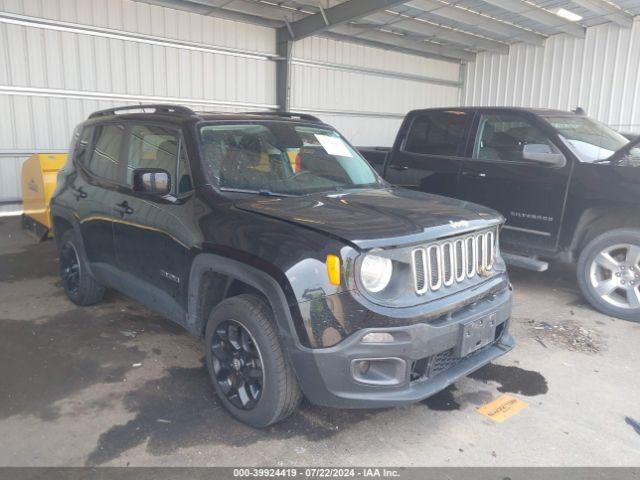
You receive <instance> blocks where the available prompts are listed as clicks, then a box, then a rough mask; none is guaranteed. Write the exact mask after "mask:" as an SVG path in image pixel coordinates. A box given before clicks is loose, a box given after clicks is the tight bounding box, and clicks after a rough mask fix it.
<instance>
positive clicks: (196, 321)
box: [187, 253, 304, 350]
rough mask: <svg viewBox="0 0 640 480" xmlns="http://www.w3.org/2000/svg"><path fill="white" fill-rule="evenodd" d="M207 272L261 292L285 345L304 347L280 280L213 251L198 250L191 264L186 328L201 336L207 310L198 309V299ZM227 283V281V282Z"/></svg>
mask: <svg viewBox="0 0 640 480" xmlns="http://www.w3.org/2000/svg"><path fill="white" fill-rule="evenodd" d="M207 273H215V274H222V275H224V276H226V277H227V278H228V279H229V280H230V281H232V280H239V281H241V282H244V283H246V284H247V285H250V286H251V287H253V288H255V289H256V290H258V291H259V292H261V293H262V294H263V295H264V296H265V298H266V299H267V301H268V302H269V306H270V307H271V309H272V310H273V313H274V317H275V318H274V319H275V322H276V327H277V329H278V335H279V337H280V339H281V340H282V341H283V342H284V343H285V346H286V347H287V350H288V349H289V348H304V347H303V346H302V344H301V340H303V339H301V338H299V335H300V331H299V329H297V328H296V325H295V322H294V319H293V315H292V312H291V307H290V306H289V303H288V302H287V298H286V296H285V293H284V291H283V289H282V288H281V286H280V284H279V283H278V282H277V281H276V279H275V278H273V277H272V276H271V275H269V274H268V273H266V272H264V271H262V270H260V269H258V268H256V267H253V266H250V265H246V264H245V263H242V262H239V261H237V260H233V259H230V258H228V257H223V256H220V255H216V254H213V253H200V254H199V255H197V256H196V257H195V258H194V260H193V263H192V265H191V271H190V273H189V291H188V293H187V307H188V315H187V328H188V329H189V331H191V332H192V333H194V334H195V335H198V336H202V332H203V331H204V327H205V326H206V322H207V320H208V313H209V312H199V308H198V300H199V294H200V293H201V287H202V282H203V279H204V278H205V275H206V274H207ZM227 286H228V284H227Z"/></svg>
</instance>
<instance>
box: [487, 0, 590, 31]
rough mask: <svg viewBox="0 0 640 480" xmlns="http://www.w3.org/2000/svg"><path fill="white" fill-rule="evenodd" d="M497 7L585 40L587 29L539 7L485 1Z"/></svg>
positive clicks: (514, 0) (515, 1)
mask: <svg viewBox="0 0 640 480" xmlns="http://www.w3.org/2000/svg"><path fill="white" fill-rule="evenodd" d="M484 1H485V2H487V3H490V4H491V5H493V6H495V7H499V8H502V9H503V10H506V11H508V12H511V13H516V14H518V15H521V16H523V17H526V18H529V19H531V20H533V21H534V22H538V23H541V24H542V25H546V26H547V27H551V28H555V29H556V30H558V31H560V32H564V33H567V34H569V35H572V36H574V37H578V38H584V36H585V29H584V27H583V26H582V25H580V24H577V23H575V22H569V21H568V20H565V19H563V18H560V17H559V16H557V15H556V14H554V13H551V12H549V11H548V10H545V9H543V8H540V7H537V6H535V5H532V4H530V3H527V2H523V1H521V0H484Z"/></svg>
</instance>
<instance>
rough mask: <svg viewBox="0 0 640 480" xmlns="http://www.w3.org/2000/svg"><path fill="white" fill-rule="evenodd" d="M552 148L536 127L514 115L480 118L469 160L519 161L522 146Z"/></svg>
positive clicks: (551, 149)
mask: <svg viewBox="0 0 640 480" xmlns="http://www.w3.org/2000/svg"><path fill="white" fill-rule="evenodd" d="M531 144H535V145H545V146H546V147H548V148H549V151H555V150H556V149H555V147H554V146H553V144H552V143H551V141H550V140H549V138H548V137H547V135H546V134H545V133H544V132H543V131H542V130H541V129H540V128H538V127H537V126H536V125H533V124H531V123H530V122H529V121H528V120H526V119H524V118H522V117H520V116H519V115H514V114H509V113H506V114H496V115H482V117H481V118H480V125H479V127H478V133H477V135H476V141H475V144H474V149H473V158H477V159H480V160H499V161H506V162H521V161H523V158H522V151H523V149H524V146H525V145H531Z"/></svg>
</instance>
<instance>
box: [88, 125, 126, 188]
mask: <svg viewBox="0 0 640 480" xmlns="http://www.w3.org/2000/svg"><path fill="white" fill-rule="evenodd" d="M123 139H124V127H123V126H122V125H102V126H99V127H97V128H96V141H95V147H94V149H93V152H91V157H90V158H89V159H87V161H85V166H86V167H87V168H88V169H89V171H90V172H91V173H93V174H95V175H96V176H98V177H102V178H105V179H107V180H111V181H114V182H117V181H118V180H119V175H118V166H119V164H120V152H121V148H122V141H123Z"/></svg>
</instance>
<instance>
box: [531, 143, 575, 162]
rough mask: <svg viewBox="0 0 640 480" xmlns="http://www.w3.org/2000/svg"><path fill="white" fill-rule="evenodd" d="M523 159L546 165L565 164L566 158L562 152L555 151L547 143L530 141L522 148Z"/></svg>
mask: <svg viewBox="0 0 640 480" xmlns="http://www.w3.org/2000/svg"><path fill="white" fill-rule="evenodd" d="M522 159H523V160H529V161H531V162H537V163H544V164H546V165H556V166H560V165H564V163H565V161H566V159H565V158H564V155H563V154H562V153H555V152H554V151H553V150H552V149H551V147H550V146H549V145H547V144H546V143H529V144H527V145H525V146H524V148H523V149H522Z"/></svg>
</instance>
